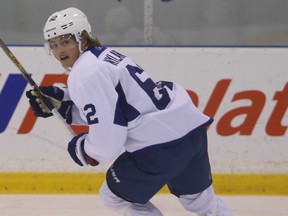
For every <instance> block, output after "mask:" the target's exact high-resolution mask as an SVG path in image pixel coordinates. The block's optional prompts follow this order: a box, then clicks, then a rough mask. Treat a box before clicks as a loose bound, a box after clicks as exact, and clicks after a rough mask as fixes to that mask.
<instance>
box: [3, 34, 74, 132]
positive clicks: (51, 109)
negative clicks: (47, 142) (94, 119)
mask: <svg viewBox="0 0 288 216" xmlns="http://www.w3.org/2000/svg"><path fill="white" fill-rule="evenodd" d="M0 46H1V48H2V49H3V51H4V52H5V54H6V55H7V56H8V57H9V58H10V60H11V61H12V62H13V63H14V64H15V65H16V66H17V67H18V69H19V70H20V72H21V74H22V76H23V77H24V78H25V79H26V80H27V82H28V83H29V85H30V86H31V87H32V88H33V90H34V91H35V92H37V94H38V95H39V98H40V99H41V100H42V101H43V102H44V103H45V105H46V106H47V107H48V109H49V110H50V111H51V113H52V114H53V115H54V116H57V117H58V119H59V120H61V122H62V123H63V125H65V128H66V129H67V130H68V131H69V133H70V134H71V135H72V136H75V133H74V131H73V130H72V129H71V127H70V126H69V125H68V124H67V122H66V121H65V119H64V118H63V117H62V116H61V114H60V113H59V112H58V110H57V109H56V108H55V107H54V106H53V104H52V103H51V102H50V101H49V99H47V98H46V97H45V95H44V94H43V93H42V92H41V90H40V88H39V86H38V85H37V84H36V83H35V82H34V80H33V79H32V77H31V76H30V75H29V74H28V72H27V71H26V70H25V68H24V67H23V66H22V65H21V63H20V62H19V61H18V60H17V58H16V57H15V55H14V54H13V53H12V52H11V51H10V49H9V48H8V47H7V46H6V44H5V43H4V42H3V41H2V39H1V38H0Z"/></svg>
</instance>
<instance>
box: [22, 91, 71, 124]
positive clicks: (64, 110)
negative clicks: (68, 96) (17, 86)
mask: <svg viewBox="0 0 288 216" xmlns="http://www.w3.org/2000/svg"><path fill="white" fill-rule="evenodd" d="M39 89H40V90H41V92H42V93H43V94H44V96H45V97H46V99H47V100H49V102H50V103H52V105H53V106H54V107H55V108H56V109H57V110H58V112H59V113H60V114H61V116H62V117H63V118H64V119H65V120H66V122H67V123H68V124H71V123H72V106H73V104H74V103H73V102H72V101H62V99H63V98H64V91H63V90H61V89H60V88H58V87H55V86H40V87H39ZM26 96H27V97H28V98H29V103H30V105H31V108H32V110H33V111H34V114H35V115H36V116H38V117H43V118H47V117H50V116H52V113H51V111H50V109H49V108H48V107H47V106H46V104H45V102H44V101H43V100H42V99H41V98H40V97H39V94H38V93H37V92H36V91H34V90H29V91H27V92H26Z"/></svg>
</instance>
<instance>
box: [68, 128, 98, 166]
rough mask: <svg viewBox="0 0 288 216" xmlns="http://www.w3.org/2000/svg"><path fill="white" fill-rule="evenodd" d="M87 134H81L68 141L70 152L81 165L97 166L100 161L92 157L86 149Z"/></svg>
mask: <svg viewBox="0 0 288 216" xmlns="http://www.w3.org/2000/svg"><path fill="white" fill-rule="evenodd" d="M86 136H87V133H82V134H79V135H77V136H75V137H73V139H72V140H71V141H70V142H69V143H68V149H67V150H68V152H69V154H70V156H71V158H72V159H73V160H74V161H75V163H77V164H78V165H79V166H88V165H91V166H97V165H98V164H99V162H98V161H96V160H95V159H93V158H91V157H90V156H89V155H87V154H86V153H85V151H84V141H85V138H86Z"/></svg>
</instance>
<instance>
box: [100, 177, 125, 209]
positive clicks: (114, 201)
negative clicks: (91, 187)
mask: <svg viewBox="0 0 288 216" xmlns="http://www.w3.org/2000/svg"><path fill="white" fill-rule="evenodd" d="M99 195H100V197H101V199H102V202H103V204H104V205H105V206H107V207H108V208H110V209H113V210H119V209H122V208H125V207H126V206H127V205H129V204H130V203H129V202H127V201H125V200H123V199H121V198H120V197H118V196H116V195H115V194H114V193H112V192H111V190H110V189H109V188H108V186H107V183H106V181H105V182H104V183H103V184H102V187H101V188H100V191H99Z"/></svg>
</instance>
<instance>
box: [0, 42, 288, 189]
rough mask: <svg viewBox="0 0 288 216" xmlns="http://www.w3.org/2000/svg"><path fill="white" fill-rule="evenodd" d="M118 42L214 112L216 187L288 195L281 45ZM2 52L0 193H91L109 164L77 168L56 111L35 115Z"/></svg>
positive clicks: (45, 77) (21, 52) (20, 52)
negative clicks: (139, 44) (54, 115)
mask: <svg viewBox="0 0 288 216" xmlns="http://www.w3.org/2000/svg"><path fill="white" fill-rule="evenodd" d="M10 48H11V50H12V51H13V52H14V54H15V55H16V57H17V58H18V59H19V60H20V61H21V63H22V64H23V66H24V67H25V68H26V70H27V71H28V72H30V73H31V74H32V77H33V79H34V80H35V81H36V82H37V83H38V84H41V85H42V84H43V85H49V84H53V83H61V84H65V82H66V79H67V74H64V70H63V69H62V68H61V67H60V65H59V64H58V62H57V61H56V60H54V58H53V56H47V55H46V53H45V51H44V49H43V48H42V47H10ZM115 49H116V50H118V51H119V52H122V53H123V54H126V55H128V56H130V57H132V58H134V60H135V61H136V63H137V64H139V65H140V66H141V67H143V68H144V69H146V70H147V72H148V73H150V74H151V76H152V77H153V78H154V80H171V81H175V82H178V83H180V84H182V85H183V86H184V87H185V88H186V89H187V91H188V92H189V94H190V96H191V99H193V101H194V102H195V104H196V105H197V106H198V107H199V108H200V109H201V110H202V111H203V112H204V113H206V114H208V115H210V116H212V117H213V118H214V123H213V124H212V125H211V126H210V127H209V130H208V135H209V142H210V143H209V153H210V160H211V165H212V169H213V173H214V182H215V187H216V190H218V191H219V192H221V193H228V194H229V193H231V194H233V193H236V194H237V193H240V194H241V193H244V194H245V193H250V194H257V193H267V194H271V193H276V194H283V193H284V194H288V192H287V188H288V185H287V182H288V177H287V175H286V174H287V173H288V172H287V171H288V166H287V164H288V157H287V156H288V138H287V125H288V117H287V105H288V104H287V103H288V83H287V78H288V75H287V74H288V72H287V71H288V62H287V59H288V48H229V47H228V48H212V47H211V48H208V47H206V48H203V47H202V48H201V47H183V48H180V47H178V48H172V47H170V48H169V47H158V48H156V47H153V48H147V47H138V48H137V47H126V48H124V47H115ZM0 59H1V69H0V110H1V112H0V119H1V121H0V148H1V149H2V150H1V151H0V172H1V173H0V192H2V193H17V192H18V193H21V191H22V193H34V192H35V193H41V192H43V193H49V192H51V193H61V191H62V192H63V193H69V191H70V192H71V193H73V192H75V193H89V190H90V191H91V192H92V193H95V191H97V188H99V186H100V183H101V182H102V181H103V179H104V174H103V172H105V170H106V168H107V166H109V164H108V165H103V166H100V167H97V168H80V167H77V165H76V164H74V163H73V162H72V160H71V159H70V158H69V156H68V154H67V153H66V145H67V143H68V141H69V140H70V136H69V134H68V133H67V132H66V131H65V130H64V129H63V127H61V125H60V123H59V121H57V119H55V118H50V119H45V120H44V119H36V118H35V117H34V116H33V113H32V112H31V110H30V109H29V105H28V101H27V99H26V97H25V91H26V90H27V89H29V86H28V85H27V83H26V82H25V80H24V79H23V78H22V76H21V75H20V73H19V71H18V69H17V68H16V67H15V66H14V65H13V64H12V62H11V61H10V60H9V59H8V58H7V57H6V56H5V54H4V53H3V52H2V51H1V52H0ZM74 129H75V130H77V132H79V131H82V130H86V128H74ZM18 179H21V181H19V180H18ZM55 179H56V180H57V181H56V182H55ZM95 179H97V180H95ZM8 180H9V181H8ZM98 180H99V183H97V181H98ZM73 181H75V182H73ZM90 181H91V182H90ZM72 182H73V184H72ZM85 182H86V184H85ZM60 183H61V184H63V185H64V186H65V185H69V184H70V183H71V184H72V186H73V185H77V188H78V189H75V188H74V189H73V187H72V186H71V187H57V185H58V186H59V184H60ZM61 184H60V185H61ZM40 185H42V186H40ZM79 185H92V186H91V187H89V186H87V187H86V186H83V187H82V186H81V187H80V186H79ZM257 185H259V188H258V187H256V186H257ZM261 185H262V187H261ZM74 187H75V186H74ZM33 188H34V189H33ZM57 188H58V189H57ZM61 188H62V189H61ZM69 188H70V189H69ZM89 188H90V189H89ZM75 190H76V191H75ZM13 191H14V192H13ZM162 191H163V192H165V191H167V189H164V190H162Z"/></svg>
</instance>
